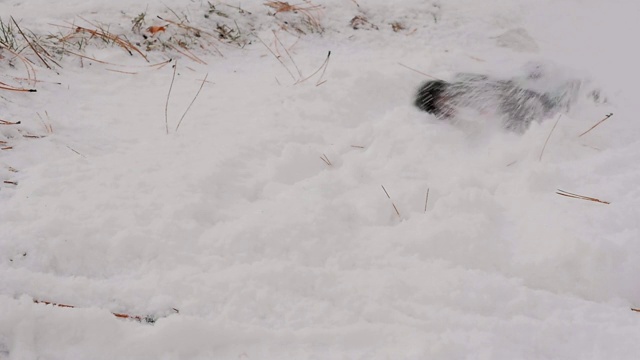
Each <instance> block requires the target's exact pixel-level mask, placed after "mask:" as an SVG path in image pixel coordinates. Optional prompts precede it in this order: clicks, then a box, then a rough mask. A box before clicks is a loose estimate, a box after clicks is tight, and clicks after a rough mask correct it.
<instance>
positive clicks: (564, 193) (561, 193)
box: [556, 189, 611, 205]
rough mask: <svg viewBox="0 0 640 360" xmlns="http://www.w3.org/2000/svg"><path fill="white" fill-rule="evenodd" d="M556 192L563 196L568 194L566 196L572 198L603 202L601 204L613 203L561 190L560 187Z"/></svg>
mask: <svg viewBox="0 0 640 360" xmlns="http://www.w3.org/2000/svg"><path fill="white" fill-rule="evenodd" d="M556 194H558V195H562V196H566V197H570V198H573V199H580V200H588V201H593V202H597V203H601V204H607V205H609V204H611V203H610V202H608V201H604V200H600V199H596V198H594V197H590V196H584V195H578V194H574V193H570V192H568V191H564V190H560V189H558V190H557V191H556Z"/></svg>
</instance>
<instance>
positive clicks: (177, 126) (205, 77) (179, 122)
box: [176, 73, 209, 132]
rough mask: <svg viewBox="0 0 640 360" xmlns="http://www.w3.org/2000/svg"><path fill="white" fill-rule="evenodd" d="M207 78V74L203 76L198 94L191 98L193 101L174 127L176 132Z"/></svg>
mask: <svg viewBox="0 0 640 360" xmlns="http://www.w3.org/2000/svg"><path fill="white" fill-rule="evenodd" d="M208 77H209V73H207V75H205V76H204V79H203V80H202V83H201V84H200V88H199V89H198V92H197V93H196V96H194V97H193V100H191V103H190V104H189V106H188V107H187V110H185V111H184V114H182V117H181V118H180V121H178V125H176V132H178V128H180V124H182V120H184V117H185V116H186V115H187V112H189V109H191V105H193V103H194V102H196V99H197V98H198V95H200V91H201V90H202V87H203V86H204V83H206V82H207V78H208Z"/></svg>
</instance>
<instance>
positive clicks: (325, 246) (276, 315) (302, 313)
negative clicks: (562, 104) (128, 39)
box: [0, 0, 640, 359]
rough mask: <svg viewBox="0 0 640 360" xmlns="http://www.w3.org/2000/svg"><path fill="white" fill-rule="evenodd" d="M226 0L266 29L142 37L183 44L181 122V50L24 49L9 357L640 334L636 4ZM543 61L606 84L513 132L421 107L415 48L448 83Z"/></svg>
mask: <svg viewBox="0 0 640 360" xmlns="http://www.w3.org/2000/svg"><path fill="white" fill-rule="evenodd" d="M165 3H166V4H168V3H169V2H164V3H163V2H161V1H147V2H144V3H140V4H131V2H129V1H124V0H115V1H96V0H93V1H91V0H83V1H78V0H60V1H55V2H53V1H50V0H29V1H23V0H3V1H0V17H2V19H3V20H4V21H7V20H8V17H9V16H13V17H14V18H15V19H16V20H17V21H18V22H19V24H20V25H21V27H23V28H24V29H29V30H31V31H33V32H35V33H41V34H47V33H54V32H56V31H58V30H57V28H56V26H55V25H65V26H70V25H69V24H72V23H75V24H80V25H82V24H84V25H87V23H86V22H85V21H87V20H88V21H91V22H100V23H102V24H108V25H109V29H110V30H111V31H112V32H114V33H126V34H128V36H132V35H131V31H130V28H131V19H132V18H133V17H135V16H136V15H137V14H139V13H141V12H144V11H146V12H147V14H148V15H149V18H150V19H153V18H155V16H156V15H160V16H162V17H164V18H171V16H172V15H173V14H172V12H171V11H173V12H175V13H177V14H178V15H181V14H182V15H186V16H187V17H188V19H189V21H190V24H191V25H192V26H198V27H200V28H206V27H207V26H209V27H211V26H213V25H212V24H213V23H214V20H212V19H211V18H209V19H205V18H204V15H203V14H204V13H206V10H207V9H208V7H209V5H208V4H207V2H205V1H202V2H201V1H187V0H176V1H172V2H170V7H171V9H169V8H168V7H167V6H166V5H164V4H165ZM214 4H215V5H216V8H217V9H220V10H224V11H225V12H227V13H229V14H233V16H234V17H235V18H236V21H237V22H238V23H239V25H238V26H244V25H247V24H251V26H252V27H253V29H252V30H251V31H253V32H254V35H253V36H252V37H251V39H252V42H251V44H247V45H246V46H245V47H244V48H238V47H234V46H231V45H224V44H218V46H219V50H220V52H221V53H222V56H221V55H220V54H218V53H217V52H216V51H214V50H212V49H211V48H206V47H204V48H197V47H196V48H193V49H192V50H191V51H192V52H193V54H195V55H196V56H198V57H199V58H200V59H202V60H203V61H204V62H206V64H199V63H197V62H195V61H193V60H191V59H189V58H188V57H186V56H184V55H180V54H177V53H170V52H163V51H158V50H152V51H149V52H145V54H146V55H147V56H148V57H149V61H150V62H151V63H158V62H161V61H165V60H168V59H169V58H170V57H172V58H173V59H174V60H176V59H177V71H176V77H175V81H174V83H173V88H172V92H171V95H170V97H169V101H168V120H169V121H168V122H169V124H168V125H169V134H168V135H167V134H166V131H165V103H166V101H167V93H168V90H169V86H170V83H171V79H172V73H173V69H172V67H171V65H167V66H164V67H162V68H155V67H146V65H147V63H146V62H145V61H144V60H143V59H142V57H140V56H139V55H137V54H134V55H133V56H130V55H129V54H127V53H126V52H124V51H122V49H121V48H119V47H117V46H106V47H105V46H97V45H92V46H88V47H87V49H86V50H85V51H86V54H87V55H88V56H91V57H94V58H96V59H101V60H103V61H107V62H109V63H110V64H102V63H98V62H95V61H91V60H88V59H84V60H82V61H80V58H78V57H74V56H65V57H64V58H63V59H62V60H60V65H61V66H62V67H61V68H59V67H55V69H54V70H48V69H46V68H45V67H44V66H43V65H42V63H40V62H38V59H37V58H35V57H33V56H28V57H29V59H31V60H32V61H33V62H34V63H35V64H37V65H36V70H37V75H38V79H39V80H41V82H39V83H37V84H36V88H37V90H38V92H36V93H15V92H9V91H2V90H0V99H1V100H0V118H1V119H5V120H11V121H21V124H20V125H19V126H2V127H0V140H3V141H5V142H6V143H7V144H8V145H11V146H12V147H13V149H11V150H3V151H0V179H1V180H3V181H10V182H16V183H17V185H12V184H11V183H3V184H1V185H0V186H1V187H0V359H637V358H638V356H639V355H638V354H640V341H639V339H640V314H639V313H636V312H632V311H631V308H633V307H636V306H640V286H639V282H638V276H640V236H639V235H640V225H639V220H640V210H639V209H640V206H639V205H640V203H639V202H640V190H639V188H638V184H640V168H639V167H638V160H639V157H640V140H638V139H640V123H639V122H638V113H640V105H638V102H637V98H638V96H639V95H640V92H639V91H638V89H637V84H638V81H637V80H638V79H636V77H637V64H638V63H640V55H639V54H640V52H638V50H637V47H636V45H635V44H636V43H637V41H636V35H637V34H638V32H639V31H640V25H638V24H639V23H638V22H637V18H638V15H640V3H638V2H637V1H631V0H627V1H624V0H614V1H609V2H606V1H601V0H580V1H578V0H553V1H552V0H487V1H473V0H448V1H442V2H437V1H425V0H405V1H400V2H390V1H384V0H358V1H357V3H356V1H350V0H327V1H323V2H320V1H319V2H318V3H317V5H321V6H322V9H321V10H320V11H317V10H315V9H314V10H313V11H314V14H315V16H316V17H317V18H318V19H319V21H320V23H321V24H322V26H323V28H324V32H323V33H321V34H319V33H309V34H306V35H295V33H292V32H287V31H285V30H282V29H279V28H278V25H277V21H276V20H277V18H280V19H283V18H284V17H285V16H291V18H292V19H295V14H278V15H276V17H275V18H274V17H273V16H271V15H269V14H268V12H269V10H270V9H269V8H268V7H266V6H264V4H263V2H261V1H255V2H246V3H245V2H243V3H241V7H242V8H243V9H244V10H245V11H246V12H245V13H244V14H240V13H239V11H238V10H237V9H234V8H233V7H230V6H227V5H229V4H230V5H233V6H237V5H238V4H236V3H227V5H225V4H223V3H217V2H216V3H214ZM301 6H308V4H304V3H303V4H302V5H301ZM249 13H250V14H249ZM298 15H300V14H298ZM357 15H360V16H362V17H366V18H367V19H368V21H369V22H370V24H374V25H376V26H377V28H378V29H377V30H376V29H373V28H371V29H364V28H361V29H359V30H354V29H352V27H351V26H350V25H349V22H350V20H351V19H352V18H353V17H355V16H357ZM83 19H85V20H83ZM174 19H175V17H174ZM393 22H399V23H401V24H403V26H404V27H405V29H402V30H399V31H398V32H395V31H393V30H392V26H391V24H392V23H393ZM154 23H158V24H163V23H162V22H161V21H160V20H159V19H156V20H154ZM150 24H151V23H148V24H147V25H150ZM272 30H276V31H277V35H278V38H279V39H280V40H281V42H282V43H283V44H285V46H287V47H288V48H290V50H289V52H290V55H291V58H293V59H294V61H295V63H296V65H297V67H298V68H299V69H300V72H301V73H302V74H303V76H305V77H306V76H309V75H311V74H312V73H313V72H314V71H315V70H316V69H318V68H319V67H320V65H321V64H322V63H323V61H324V60H325V58H326V55H327V53H328V51H331V57H330V59H329V63H328V66H327V69H326V71H325V73H324V75H322V74H321V73H320V72H319V73H317V74H315V75H314V76H313V77H312V78H310V79H309V80H307V81H304V82H302V83H298V84H295V81H294V80H293V79H292V77H291V76H290V75H289V74H288V73H287V71H286V69H285V66H286V67H287V68H288V69H290V70H291V71H292V72H293V75H294V77H298V74H297V70H295V67H294V65H293V64H292V61H291V59H290V58H289V56H287V55H286V54H285V53H284V52H283V51H282V47H279V49H280V52H281V55H282V56H281V60H282V61H283V63H284V65H283V64H281V63H279V62H278V60H277V59H276V58H275V57H274V55H272V54H271V53H270V52H269V51H268V50H267V48H266V47H265V45H263V44H262V43H261V42H260V41H258V40H257V37H260V39H263V41H264V42H265V44H267V45H268V46H270V47H271V49H274V48H275V45H274V44H275V43H274V40H275V39H274V33H273V32H272ZM160 36H166V34H161V35H160ZM298 37H299V39H298ZM132 40H135V41H141V40H142V39H141V38H137V39H132ZM4 54H5V56H6V53H4ZM532 62H535V63H543V64H545V66H546V68H549V69H552V70H550V71H553V73H554V74H556V75H555V76H557V77H562V78H575V79H580V80H582V81H584V83H585V84H587V83H588V84H589V86H591V87H593V88H598V89H599V90H601V91H602V93H603V94H606V96H607V102H606V103H604V104H595V103H593V102H590V101H588V100H584V99H583V100H579V101H578V103H577V104H576V106H574V107H573V108H572V109H571V111H570V112H569V113H568V114H565V115H563V116H561V117H560V118H559V120H558V121H557V126H556V127H555V129H554V130H553V132H552V133H551V131H552V128H553V127H554V124H555V123H556V118H553V119H546V121H542V122H541V123H534V124H533V125H532V126H531V127H530V128H529V129H528V131H526V132H525V133H524V134H514V133H510V132H508V131H505V130H503V129H502V128H501V127H500V125H499V124H500V122H499V120H498V119H482V118H480V119H475V118H472V119H461V120H459V121H456V122H450V121H443V120H438V119H436V118H435V117H433V116H431V115H429V114H426V113H424V112H420V111H418V110H417V109H416V108H414V107H413V105H412V100H413V96H414V93H415V91H416V89H417V88H418V86H419V85H420V83H421V82H422V81H425V80H428V79H429V78H428V77H426V76H424V75H421V74H419V73H417V72H415V71H412V70H410V69H408V68H407V67H405V66H402V65H401V64H403V65H406V66H408V67H411V68H413V69H416V70H419V71H421V72H424V73H428V74H429V75H431V76H435V77H440V78H444V79H450V78H452V77H453V76H454V75H455V74H456V73H459V72H475V73H482V74H490V75H492V76H496V77H510V76H517V75H518V74H522V69H523V68H525V67H526V66H527V64H530V63H532ZM173 63H175V61H174V62H173ZM15 65H16V66H15V67H10V66H9V65H8V63H7V58H5V59H4V60H0V69H1V70H0V74H1V76H2V79H0V81H2V82H5V83H9V82H10V83H14V84H15V83H16V82H17V80H16V79H15V77H18V76H23V75H21V74H24V71H23V69H22V68H20V66H21V63H20V62H15ZM114 69H116V70H118V71H121V72H114V71H111V70H114ZM124 72H127V73H124ZM206 74H208V78H207V82H206V83H205V84H204V86H203V89H202V91H201V93H200V94H199V95H198V97H197V98H196V100H195V102H194V104H193V106H192V107H191V109H190V110H189V112H188V113H187V114H186V116H185V117H184V119H183V122H182V124H181V125H180V128H179V129H178V131H175V127H176V125H177V123H178V121H179V120H180V117H181V116H182V114H183V113H184V110H185V109H186V108H187V107H188V106H189V103H190V102H191V101H192V100H193V98H194V95H195V94H196V92H197V90H198V88H199V86H200V85H201V84H202V80H203V79H204V76H205V75H206ZM321 75H322V76H323V78H322V79H323V80H326V82H324V83H322V84H321V85H319V86H316V84H317V83H318V80H319V79H320V76H321ZM57 83H60V84H57ZM25 86H26V85H25ZM609 112H613V113H614V116H613V117H611V118H610V119H609V120H607V121H606V122H604V123H603V124H601V125H600V126H598V127H597V128H595V129H594V130H592V131H591V132H589V133H588V134H587V135H585V136H582V137H578V135H579V134H580V133H582V132H584V131H585V130H587V129H588V128H589V127H591V126H592V125H593V124H595V123H596V122H597V121H598V120H600V119H602V118H603V117H604V116H605V115H606V114H607V113H609ZM492 120H493V121H492ZM43 122H44V123H50V124H51V126H52V128H53V133H51V134H47V133H46V131H45V127H44V126H43ZM26 133H29V134H36V135H46V137H43V138H39V139H33V138H24V137H22V135H24V134H26ZM550 133H551V136H550V137H549V134H550ZM547 137H549V139H548V142H547V144H546V148H545V149H544V152H542V149H543V146H544V144H545V140H547ZM541 153H542V155H541ZM321 157H326V160H328V162H329V163H330V165H328V164H327V163H325V161H324V160H322V159H321ZM9 167H11V168H14V169H16V170H18V172H12V171H9ZM382 186H384V188H385V189H386V192H388V194H389V196H390V198H391V199H389V198H387V195H386V194H385V191H383V189H382ZM558 189H561V190H565V191H569V192H573V193H577V194H581V195H586V196H590V197H595V198H598V199H601V200H605V201H608V202H610V204H608V205H607V204H602V203H597V202H593V201H587V200H580V199H572V198H568V197H563V196H559V195H557V194H556V191H557V190H558ZM427 191H428V192H429V193H428V194H429V196H428V202H426V211H425V199H426V194H427ZM394 206H395V208H397V210H398V213H396V210H395V209H394ZM34 300H38V301H48V302H54V303H59V304H69V305H73V306H75V308H62V307H56V306H52V305H45V304H42V303H35V302H34ZM172 308H175V309H177V310H179V313H176V312H175V311H174V310H172ZM112 312H115V313H126V314H135V315H141V316H152V317H154V318H156V319H157V321H156V322H155V323H153V324H147V323H144V322H142V323H141V322H137V321H134V320H123V319H119V318H116V317H114V316H113V315H112V314H111V313H112Z"/></svg>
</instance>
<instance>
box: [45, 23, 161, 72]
mask: <svg viewBox="0 0 640 360" xmlns="http://www.w3.org/2000/svg"><path fill="white" fill-rule="evenodd" d="M83 20H84V19H83ZM84 21H86V22H87V23H89V24H91V25H92V26H93V27H94V28H89V27H83V26H77V25H72V26H71V27H70V30H71V31H70V32H69V33H67V34H66V35H63V36H61V37H60V38H59V39H58V41H59V42H60V43H61V44H63V45H74V46H76V45H77V46H78V47H79V48H82V46H83V43H84V42H89V41H91V40H94V39H99V40H102V41H103V42H104V43H105V44H107V45H116V46H119V47H121V48H122V49H123V50H125V51H126V52H127V53H129V55H132V56H133V54H134V53H136V54H138V55H140V56H141V57H142V58H143V59H144V60H145V61H146V62H149V59H148V58H147V56H146V55H145V54H144V53H143V52H142V51H140V49H139V48H138V47H137V46H135V45H134V44H132V43H131V42H130V41H129V40H127V39H125V38H123V37H121V36H120V35H116V34H113V33H111V32H109V30H107V29H106V28H105V27H104V26H102V25H99V24H94V23H92V22H90V21H88V20H84ZM62 50H63V51H66V52H68V53H71V54H73V55H77V54H76V53H73V52H70V51H68V50H66V47H63V49H62Z"/></svg>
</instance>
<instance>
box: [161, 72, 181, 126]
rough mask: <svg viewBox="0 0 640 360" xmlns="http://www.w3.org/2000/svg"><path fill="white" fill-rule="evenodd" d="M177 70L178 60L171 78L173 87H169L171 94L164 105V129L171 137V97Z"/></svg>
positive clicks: (169, 93) (168, 94)
mask: <svg viewBox="0 0 640 360" xmlns="http://www.w3.org/2000/svg"><path fill="white" fill-rule="evenodd" d="M176 70H178V60H176V62H175V63H174V64H173V76H172V77H171V85H169V92H168V93H167V101H166V102H165V104H164V127H165V130H166V131H167V135H169V97H170V96H171V89H173V81H174V80H175V78H176Z"/></svg>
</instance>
